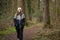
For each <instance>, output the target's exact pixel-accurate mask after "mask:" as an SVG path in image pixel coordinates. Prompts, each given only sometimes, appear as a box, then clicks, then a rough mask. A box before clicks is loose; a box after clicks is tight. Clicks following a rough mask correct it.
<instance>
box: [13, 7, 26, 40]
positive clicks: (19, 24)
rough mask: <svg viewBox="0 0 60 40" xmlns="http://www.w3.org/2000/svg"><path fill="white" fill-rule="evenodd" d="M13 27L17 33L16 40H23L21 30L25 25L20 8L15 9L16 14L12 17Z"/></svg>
mask: <svg viewBox="0 0 60 40" xmlns="http://www.w3.org/2000/svg"><path fill="white" fill-rule="evenodd" d="M14 25H15V27H16V31H17V38H18V40H23V29H24V25H25V15H24V13H23V12H22V9H21V7H19V8H18V9H17V13H16V14H15V15H14Z"/></svg>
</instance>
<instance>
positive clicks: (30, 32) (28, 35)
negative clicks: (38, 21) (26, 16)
mask: <svg viewBox="0 0 60 40" xmlns="http://www.w3.org/2000/svg"><path fill="white" fill-rule="evenodd" d="M40 29H41V27H40V26H35V27H32V28H29V29H26V30H25V29H24V33H23V35H24V36H23V39H24V40H32V37H33V36H35V35H36V33H37V32H38V31H39V30H40ZM16 35H17V34H16V33H12V34H10V35H8V36H5V37H2V39H1V37H0V39H1V40H17V37H16Z"/></svg>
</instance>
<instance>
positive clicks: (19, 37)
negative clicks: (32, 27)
mask: <svg viewBox="0 0 60 40" xmlns="http://www.w3.org/2000/svg"><path fill="white" fill-rule="evenodd" d="M16 31H17V38H18V39H19V40H23V28H17V27H16Z"/></svg>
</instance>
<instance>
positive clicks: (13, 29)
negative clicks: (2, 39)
mask: <svg viewBox="0 0 60 40" xmlns="http://www.w3.org/2000/svg"><path fill="white" fill-rule="evenodd" d="M15 31H16V30H15V28H14V27H10V28H9V29H7V30H3V31H0V35H7V34H11V33H13V32H15Z"/></svg>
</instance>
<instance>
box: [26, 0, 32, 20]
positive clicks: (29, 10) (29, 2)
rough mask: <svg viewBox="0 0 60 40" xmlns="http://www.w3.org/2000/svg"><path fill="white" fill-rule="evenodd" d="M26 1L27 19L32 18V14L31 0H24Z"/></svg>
mask: <svg viewBox="0 0 60 40" xmlns="http://www.w3.org/2000/svg"><path fill="white" fill-rule="evenodd" d="M26 1H27V8H28V16H29V20H32V15H31V0H26Z"/></svg>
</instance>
